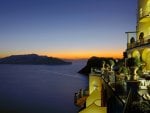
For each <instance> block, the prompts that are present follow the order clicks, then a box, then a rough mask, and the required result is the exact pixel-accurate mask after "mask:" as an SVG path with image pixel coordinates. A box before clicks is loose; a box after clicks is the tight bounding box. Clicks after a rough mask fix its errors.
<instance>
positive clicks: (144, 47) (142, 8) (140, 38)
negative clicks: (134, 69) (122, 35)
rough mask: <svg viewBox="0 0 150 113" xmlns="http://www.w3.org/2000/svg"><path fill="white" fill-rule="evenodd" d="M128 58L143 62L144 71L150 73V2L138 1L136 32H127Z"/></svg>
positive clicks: (148, 0) (147, 0)
mask: <svg viewBox="0 0 150 113" xmlns="http://www.w3.org/2000/svg"><path fill="white" fill-rule="evenodd" d="M126 34H127V49H126V52H125V53H126V55H125V56H126V57H127V58H130V57H134V58H135V57H136V58H139V59H140V60H141V61H142V62H143V65H144V66H143V70H144V71H145V72H150V0H138V9H137V26H136V31H134V32H126Z"/></svg>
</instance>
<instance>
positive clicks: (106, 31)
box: [0, 0, 137, 58]
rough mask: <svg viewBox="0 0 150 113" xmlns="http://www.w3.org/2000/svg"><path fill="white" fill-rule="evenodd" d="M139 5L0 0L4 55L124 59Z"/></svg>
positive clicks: (129, 1) (115, 0) (122, 0)
mask: <svg viewBox="0 0 150 113" xmlns="http://www.w3.org/2000/svg"><path fill="white" fill-rule="evenodd" d="M136 3H137V0H0V56H1V57H3V56H6V55H11V54H28V53H37V54H41V55H48V56H56V57H72V58H81V57H90V56H92V55H95V56H114V57H116V56H119V57H120V56H121V55H122V52H123V51H124V50H125V48H126V42H127V41H126V35H125V33H124V32H126V31H134V30H135V26H136V9H137V6H136V5H137V4H136Z"/></svg>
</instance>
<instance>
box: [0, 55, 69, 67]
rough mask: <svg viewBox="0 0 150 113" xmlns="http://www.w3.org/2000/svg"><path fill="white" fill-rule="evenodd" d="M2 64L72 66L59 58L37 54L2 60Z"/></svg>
mask: <svg viewBox="0 0 150 113" xmlns="http://www.w3.org/2000/svg"><path fill="white" fill-rule="evenodd" d="M0 64H34V65H40V64H41V65H42V64H43V65H64V64H71V62H65V61H63V60H61V59H59V58H54V57H48V56H39V55H37V54H27V55H11V56H8V57H5V58H1V59H0Z"/></svg>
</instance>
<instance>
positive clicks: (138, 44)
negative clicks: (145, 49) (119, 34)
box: [127, 38, 150, 49]
mask: <svg viewBox="0 0 150 113" xmlns="http://www.w3.org/2000/svg"><path fill="white" fill-rule="evenodd" d="M149 44H150V38H149V39H146V40H141V41H135V42H133V43H128V44H127V49H133V48H136V47H141V46H146V45H149Z"/></svg>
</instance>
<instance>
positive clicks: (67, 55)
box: [0, 51, 123, 59]
mask: <svg viewBox="0 0 150 113" xmlns="http://www.w3.org/2000/svg"><path fill="white" fill-rule="evenodd" d="M19 54H33V52H29V53H27V52H16V53H15V52H14V53H11V54H8V53H7V54H1V53H0V58H3V57H6V56H10V55H19ZM34 54H38V55H46V56H49V57H57V58H63V59H88V58H90V57H92V56H97V57H112V58H122V57H123V56H122V51H111V52H108V51H103V52H96V51H95V52H90V51H80V52H79V51H78V52H75V51H74V52H58V53H51V52H35V53H34Z"/></svg>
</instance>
